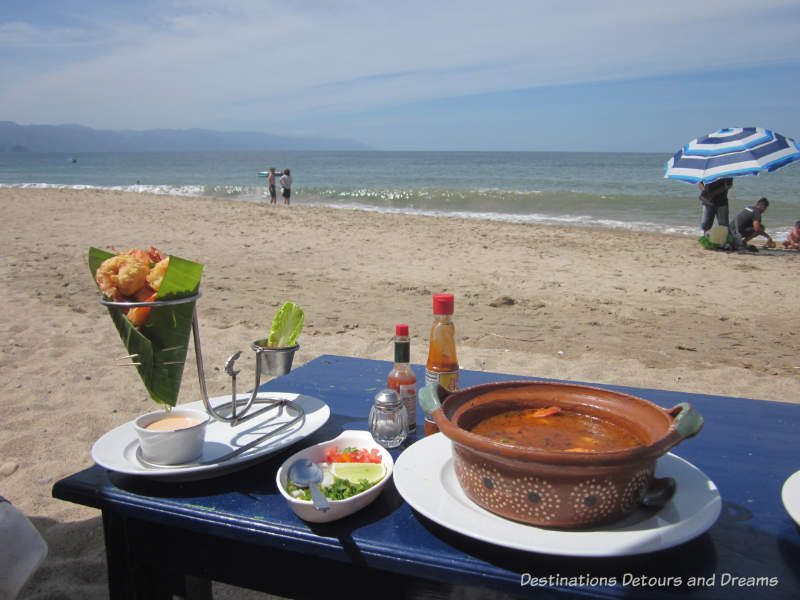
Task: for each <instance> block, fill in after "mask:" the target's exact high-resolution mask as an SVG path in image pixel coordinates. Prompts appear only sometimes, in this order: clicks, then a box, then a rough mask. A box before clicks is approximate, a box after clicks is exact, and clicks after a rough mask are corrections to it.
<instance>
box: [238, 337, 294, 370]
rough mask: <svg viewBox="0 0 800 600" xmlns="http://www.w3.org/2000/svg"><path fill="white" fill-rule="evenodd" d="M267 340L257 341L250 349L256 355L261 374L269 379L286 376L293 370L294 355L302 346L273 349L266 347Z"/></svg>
mask: <svg viewBox="0 0 800 600" xmlns="http://www.w3.org/2000/svg"><path fill="white" fill-rule="evenodd" d="M266 343H267V340H266V339H263V340H256V341H255V342H253V343H252V344H250V347H251V348H252V349H253V350H254V351H255V353H256V360H258V361H259V365H260V366H261V373H262V374H264V375H267V376H269V377H277V376H278V375H286V374H287V373H288V372H289V371H291V370H292V361H293V360H294V353H295V352H297V349H298V348H300V344H295V345H294V346H286V347H285V348H271V347H269V346H267V345H266Z"/></svg>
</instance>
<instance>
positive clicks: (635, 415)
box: [419, 381, 703, 528]
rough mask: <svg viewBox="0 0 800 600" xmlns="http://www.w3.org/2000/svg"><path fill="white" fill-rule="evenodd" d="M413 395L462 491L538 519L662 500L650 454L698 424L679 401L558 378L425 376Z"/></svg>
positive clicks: (589, 519) (602, 519)
mask: <svg viewBox="0 0 800 600" xmlns="http://www.w3.org/2000/svg"><path fill="white" fill-rule="evenodd" d="M419 398H420V404H421V406H422V408H423V410H424V411H425V412H426V413H427V414H428V415H430V416H431V418H433V420H434V421H435V423H436V425H437V426H438V428H439V430H440V431H441V432H442V433H443V434H444V435H446V436H447V437H448V438H450V440H451V441H452V447H453V465H454V469H455V472H456V476H457V478H458V482H459V484H460V485H461V488H462V489H463V490H464V493H465V494H466V495H467V496H468V497H469V498H470V499H471V500H473V501H474V502H475V503H477V504H478V505H480V506H482V507H483V508H485V509H486V510H489V511H491V512H493V513H495V514H498V515H500V516H503V517H506V518H509V519H514V520H516V521H521V522H523V523H529V524H533V525H539V526H545V527H563V528H574V527H591V526H595V525H600V524H605V523H609V522H612V521H616V520H618V519H621V518H623V517H625V516H627V515H628V514H630V513H631V512H633V511H634V510H635V509H636V508H637V507H639V506H640V505H642V504H648V505H652V504H656V505H658V504H662V505H663V503H666V502H667V501H668V500H669V498H670V497H671V493H672V491H674V482H672V481H671V480H670V481H665V480H659V479H654V476H653V474H654V471H655V465H656V460H657V459H658V457H660V456H662V455H663V454H665V453H666V452H668V451H669V450H670V449H671V448H673V447H674V446H676V445H677V444H679V443H680V442H682V441H683V440H684V439H687V438H690V437H693V436H695V435H697V434H698V433H699V432H700V429H701V428H702V426H703V418H702V417H701V416H700V414H699V413H698V412H697V411H696V410H694V408H692V407H691V405H689V404H688V403H681V404H678V405H677V406H675V407H673V408H671V409H669V410H666V409H663V408H661V407H659V406H657V405H655V404H653V403H651V402H648V401H647V400H644V399H642V398H637V397H635V396H630V395H628V394H623V393H621V392H615V391H611V390H606V389H601V388H594V387H590V386H582V385H577V384H567V383H553V382H539V381H511V382H504V383H490V384H483V385H478V386H474V387H471V388H465V389H463V390H458V391H456V392H448V391H447V390H445V389H444V388H441V387H438V388H437V387H436V386H427V387H425V388H422V389H421V390H420V394H419Z"/></svg>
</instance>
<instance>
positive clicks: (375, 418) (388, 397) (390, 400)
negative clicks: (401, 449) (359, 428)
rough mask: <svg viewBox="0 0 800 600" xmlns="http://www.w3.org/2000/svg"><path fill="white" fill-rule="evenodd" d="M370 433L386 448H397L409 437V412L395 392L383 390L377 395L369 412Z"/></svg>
mask: <svg viewBox="0 0 800 600" xmlns="http://www.w3.org/2000/svg"><path fill="white" fill-rule="evenodd" d="M369 431H370V433H371V434H372V437H373V438H374V439H375V441H376V442H378V443H379V444H380V445H381V446H383V447H385V448H396V447H397V446H399V445H400V444H402V443H403V441H404V440H405V439H406V437H407V436H408V411H407V410H406V407H405V404H403V401H402V400H401V399H400V397H399V396H398V395H397V392H395V391H394V390H382V391H380V392H378V393H377V394H376V395H375V402H374V403H373V405H372V408H371V409H370V411H369Z"/></svg>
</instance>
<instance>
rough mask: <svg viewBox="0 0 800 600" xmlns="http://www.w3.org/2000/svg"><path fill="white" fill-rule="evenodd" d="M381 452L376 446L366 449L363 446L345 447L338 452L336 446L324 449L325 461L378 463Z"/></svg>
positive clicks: (380, 459)
mask: <svg viewBox="0 0 800 600" xmlns="http://www.w3.org/2000/svg"><path fill="white" fill-rule="evenodd" d="M382 460H383V459H382V457H381V452H380V450H378V449H377V448H373V449H372V450H369V451H367V450H366V449H364V448H345V449H344V451H343V452H339V448H338V446H331V447H330V448H328V449H327V450H325V462H328V463H334V462H339V463H343V462H359V463H368V462H369V463H380V462H382Z"/></svg>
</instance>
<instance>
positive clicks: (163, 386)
mask: <svg viewBox="0 0 800 600" xmlns="http://www.w3.org/2000/svg"><path fill="white" fill-rule="evenodd" d="M112 256H114V255H113V254H112V253H110V252H106V251H104V250H100V249H98V248H90V249H89V270H90V272H91V274H92V278H94V275H95V272H96V271H97V269H98V268H99V266H100V265H101V264H102V262H103V261H104V260H106V259H107V258H110V257H112ZM202 272H203V266H202V265H200V264H198V263H196V262H191V261H188V260H184V259H182V258H179V257H177V256H170V259H169V268H168V269H167V273H166V275H165V276H164V281H163V282H162V284H161V288H160V289H159V291H158V294H157V295H156V298H157V299H159V300H169V299H175V298H185V297H187V296H194V295H195V294H196V293H197V290H198V288H199V286H200V279H201V277H202ZM106 308H107V309H108V313H109V315H110V316H111V320H112V321H113V322H114V325H115V326H116V328H117V332H118V333H119V335H120V338H121V339H122V343H123V344H124V345H125V349H126V350H127V351H128V354H136V355H137V357H136V359H135V360H134V362H137V363H141V364H139V365H137V366H136V370H137V371H138V372H139V377H141V379H142V382H143V383H144V386H145V388H146V389H147V392H148V394H149V395H150V397H151V398H152V399H153V400H154V401H155V402H157V403H159V404H165V405H167V406H175V404H176V403H177V401H178V392H179V391H180V386H181V379H182V377H183V367H184V363H185V361H186V354H187V348H188V344H189V334H190V333H191V330H192V320H193V318H194V308H195V302H187V303H186V304H176V305H174V306H159V307H155V308H153V309H151V311H150V315H149V317H148V319H147V322H146V323H145V324H144V325H143V326H142V328H141V329H137V328H136V327H134V326H133V325H131V322H130V321H129V320H128V318H127V317H126V316H125V314H124V313H123V312H122V309H120V308H118V307H116V306H108V307H106Z"/></svg>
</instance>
